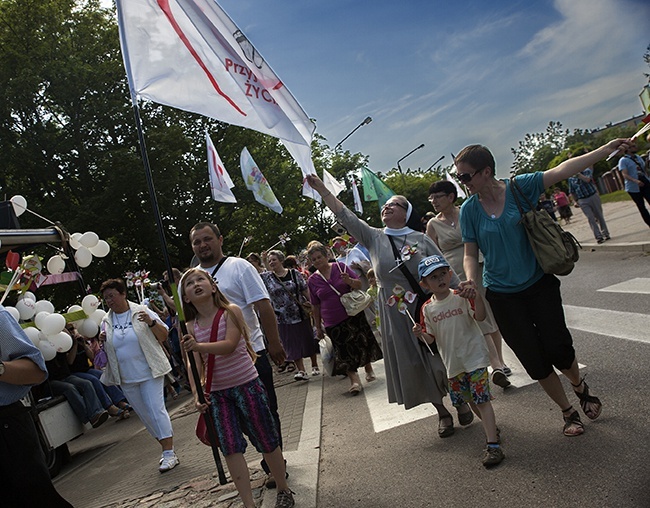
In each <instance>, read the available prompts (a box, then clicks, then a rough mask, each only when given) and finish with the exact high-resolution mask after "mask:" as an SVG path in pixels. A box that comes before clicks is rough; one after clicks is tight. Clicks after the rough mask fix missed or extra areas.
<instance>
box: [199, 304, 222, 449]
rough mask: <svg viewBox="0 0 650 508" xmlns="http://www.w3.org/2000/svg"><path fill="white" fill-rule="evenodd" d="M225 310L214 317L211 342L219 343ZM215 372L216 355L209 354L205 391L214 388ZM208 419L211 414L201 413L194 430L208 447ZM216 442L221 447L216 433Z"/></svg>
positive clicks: (206, 395) (210, 444) (209, 444)
mask: <svg viewBox="0 0 650 508" xmlns="http://www.w3.org/2000/svg"><path fill="white" fill-rule="evenodd" d="M223 312H224V309H219V312H217V315H216V316H214V320H213V321H212V329H211V330H210V342H216V341H217V332H218V331H219V321H220V320H221V316H222V315H223ZM213 370H214V355H212V354H209V353H208V370H207V376H206V380H205V387H204V388H203V389H204V390H206V391H208V390H210V388H211V387H212V371H213ZM208 397H209V394H208V393H206V394H205V398H206V400H207V399H208ZM206 418H210V413H209V412H208V411H206V412H205V413H200V414H199V420H198V421H197V422H196V428H195V429H194V432H195V433H196V437H198V438H199V441H201V442H202V443H203V444H204V445H207V446H212V443H210V437H209V435H208V425H207V423H206V421H205V420H206ZM215 440H216V443H215V444H216V446H219V439H218V438H217V436H216V433H215Z"/></svg>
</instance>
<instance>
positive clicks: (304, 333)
mask: <svg viewBox="0 0 650 508" xmlns="http://www.w3.org/2000/svg"><path fill="white" fill-rule="evenodd" d="M262 258H263V259H265V260H267V262H268V265H269V268H271V271H268V272H262V273H261V274H260V275H261V276H262V280H263V281H264V285H265V286H266V289H268V290H269V296H270V297H271V304H272V305H273V310H274V311H275V317H276V318H277V319H278V331H279V332H280V340H281V341H282V345H283V346H284V350H285V352H286V353H287V361H288V362H294V363H295V364H296V366H297V367H298V372H297V373H296V374H295V375H294V376H293V377H294V379H295V380H296V381H308V380H309V375H308V374H307V371H306V369H305V362H304V361H303V358H307V357H309V359H310V360H311V375H312V376H318V375H320V370H319V369H318V360H317V358H316V347H317V344H316V341H315V340H314V330H313V328H312V326H311V318H310V316H309V314H307V312H305V310H304V309H303V307H302V305H301V302H303V301H305V302H307V301H309V292H308V291H307V283H306V282H305V279H304V277H303V276H302V275H301V274H300V273H298V272H297V271H296V270H294V269H287V268H285V267H284V265H283V262H284V261H285V257H284V254H283V253H282V252H281V251H279V250H272V251H269V252H268V253H265V252H263V253H262Z"/></svg>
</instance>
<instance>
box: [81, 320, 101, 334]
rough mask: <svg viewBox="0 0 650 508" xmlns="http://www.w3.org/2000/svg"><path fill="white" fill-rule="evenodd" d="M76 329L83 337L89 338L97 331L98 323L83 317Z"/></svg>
mask: <svg viewBox="0 0 650 508" xmlns="http://www.w3.org/2000/svg"><path fill="white" fill-rule="evenodd" d="M77 330H78V331H79V333H80V334H81V335H83V336H84V337H88V338H91V337H94V336H95V335H97V332H98V331H99V325H98V324H97V323H95V322H94V321H93V320H92V319H84V320H83V321H82V322H81V323H79V327H78V328H77Z"/></svg>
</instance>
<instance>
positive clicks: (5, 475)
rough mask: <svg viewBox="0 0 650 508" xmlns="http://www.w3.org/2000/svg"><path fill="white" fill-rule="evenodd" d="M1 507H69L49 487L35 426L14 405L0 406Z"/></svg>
mask: <svg viewBox="0 0 650 508" xmlns="http://www.w3.org/2000/svg"><path fill="white" fill-rule="evenodd" d="M0 478H2V484H3V485H5V486H6V487H7V488H4V489H2V499H1V500H0V505H1V506H3V507H6V508H32V507H35V506H43V507H45V506H47V507H53V508H60V507H61V508H64V507H65V508H69V507H72V505H71V504H70V503H68V502H67V501H66V500H65V499H63V498H62V497H61V496H60V495H59V493H58V492H57V491H56V489H55V488H54V485H52V480H50V473H49V472H48V470H47V466H46V464H45V457H43V451H42V450H41V445H40V443H39V441H38V434H37V433H36V427H35V425H34V422H33V421H32V417H31V416H30V415H29V413H28V412H27V409H26V408H25V407H24V406H23V405H22V404H21V403H20V402H16V403H14V404H11V405H9V406H2V407H0Z"/></svg>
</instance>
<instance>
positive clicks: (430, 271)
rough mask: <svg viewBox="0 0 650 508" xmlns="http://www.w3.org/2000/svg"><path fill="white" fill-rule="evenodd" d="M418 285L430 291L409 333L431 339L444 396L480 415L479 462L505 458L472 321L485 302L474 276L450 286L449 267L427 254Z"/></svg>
mask: <svg viewBox="0 0 650 508" xmlns="http://www.w3.org/2000/svg"><path fill="white" fill-rule="evenodd" d="M418 275H419V276H420V285H421V286H422V287H423V288H425V289H426V290H427V291H429V292H431V293H432V296H431V298H430V299H429V300H427V302H426V303H425V304H424V305H423V306H422V311H421V316H420V324H415V325H414V326H413V333H415V335H416V336H417V337H418V338H419V339H420V340H422V341H423V342H426V343H428V344H431V343H433V342H435V343H436V345H437V346H438V351H439V352H440V356H441V357H442V361H443V363H444V364H445V368H446V369H447V376H448V377H449V396H450V397H451V401H452V403H453V405H454V406H455V407H458V406H460V405H462V404H464V403H465V402H467V403H469V405H470V407H471V408H472V410H473V411H474V413H476V414H477V415H478V416H479V417H480V418H481V422H482V423H483V428H484V430H485V434H486V437H487V448H486V450H485V455H484V457H483V465H484V466H485V467H492V466H496V465H497V464H499V463H500V462H501V461H502V460H503V459H504V457H505V455H504V453H503V450H502V449H501V446H500V439H499V430H498V429H497V425H496V420H495V417H494V410H493V408H492V403H491V402H490V398H491V396H490V381H489V376H488V369H487V367H488V365H489V364H490V358H489V356H488V350H487V346H486V345H485V339H484V338H483V332H481V329H480V328H479V326H478V324H477V321H482V320H483V319H485V303H484V301H483V298H482V297H481V295H480V293H479V292H478V291H476V284H475V283H474V282H473V281H467V282H465V283H463V290H462V291H452V289H451V288H450V286H449V285H450V283H451V277H452V275H453V272H452V270H451V268H450V267H449V263H447V261H446V260H445V258H444V257H442V256H429V257H427V258H424V259H423V260H422V261H420V264H419V265H418Z"/></svg>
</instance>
